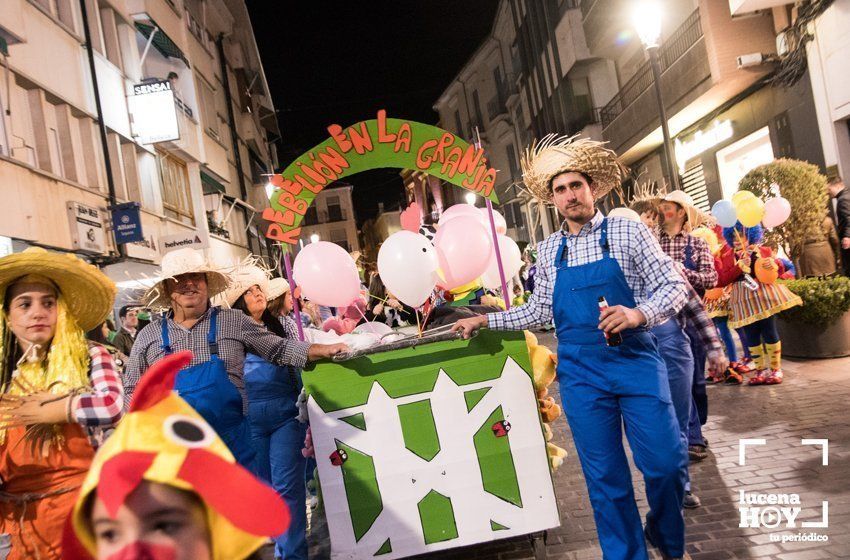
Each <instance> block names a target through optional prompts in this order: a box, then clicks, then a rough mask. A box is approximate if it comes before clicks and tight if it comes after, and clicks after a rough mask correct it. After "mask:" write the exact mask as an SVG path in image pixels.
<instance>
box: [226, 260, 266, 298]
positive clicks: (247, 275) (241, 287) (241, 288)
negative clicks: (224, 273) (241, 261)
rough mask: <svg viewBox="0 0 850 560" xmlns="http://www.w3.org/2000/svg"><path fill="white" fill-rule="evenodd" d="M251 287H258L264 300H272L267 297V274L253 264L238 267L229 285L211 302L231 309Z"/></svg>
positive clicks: (231, 276)
mask: <svg viewBox="0 0 850 560" xmlns="http://www.w3.org/2000/svg"><path fill="white" fill-rule="evenodd" d="M251 286H259V287H260V290H262V291H263V294H264V295H265V296H266V299H267V300H271V299H272V298H270V297H269V275H268V273H267V272H266V271H265V270H263V269H262V268H260V267H259V266H256V265H253V264H250V265H240V266H239V267H237V268H236V270H235V271H234V272H233V273H232V274H231V275H230V285H229V286H228V287H227V289H226V290H224V292H222V293H221V294H220V295H219V296H218V297H217V298H215V300H213V305H221V306H224V307H233V304H234V303H236V300H238V299H239V298H240V297H241V296H242V294H244V293H245V292H247V291H248V289H249V288H250V287H251Z"/></svg>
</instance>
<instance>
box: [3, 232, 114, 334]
mask: <svg viewBox="0 0 850 560" xmlns="http://www.w3.org/2000/svg"><path fill="white" fill-rule="evenodd" d="M29 275H35V276H37V277H42V278H45V279H47V280H49V281H51V282H52V283H53V284H54V285H55V286H56V287H57V288H58V290H59V293H60V295H61V296H62V299H63V301H64V302H65V304H66V305H67V306H68V310H69V311H70V313H71V315H72V316H73V317H74V319H75V320H76V321H77V324H78V325H79V326H80V328H81V329H83V330H84V331H89V330H91V329H93V328H95V327H96V326H98V325H100V324H101V323H103V321H104V320H106V317H108V316H109V313H110V312H111V311H112V304H113V302H114V301H115V294H116V293H117V292H118V289H117V288H116V287H115V283H114V282H113V281H112V280H110V279H109V277H107V276H106V274H104V273H103V272H101V270H100V269H99V268H97V267H96V266H94V265H91V264H89V263H87V262H85V261H83V260H82V259H80V258H79V257H77V256H75V255H72V254H70V253H51V252H49V251H47V250H45V249H42V248H40V247H30V248H29V249H26V250H25V251H23V252H21V253H15V254H12V255H7V256H5V257H3V258H2V259H0V292H2V293H5V292H6V289H7V288H8V287H9V286H10V285H12V284H13V283H15V282H16V281H17V280H20V279H22V278H24V277H26V276H29Z"/></svg>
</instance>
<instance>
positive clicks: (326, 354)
mask: <svg viewBox="0 0 850 560" xmlns="http://www.w3.org/2000/svg"><path fill="white" fill-rule="evenodd" d="M348 351H349V348H348V345H347V344H342V343H337V344H311V345H310V349H309V350H308V351H307V360H308V361H310V362H315V361H316V360H321V359H323V358H333V357H334V356H336V355H337V354H342V353H343V352H348Z"/></svg>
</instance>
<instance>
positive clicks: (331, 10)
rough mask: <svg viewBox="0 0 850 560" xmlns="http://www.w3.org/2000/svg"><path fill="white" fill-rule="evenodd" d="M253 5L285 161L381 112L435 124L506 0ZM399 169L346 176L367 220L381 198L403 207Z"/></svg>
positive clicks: (252, 1)
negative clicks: (442, 102)
mask: <svg viewBox="0 0 850 560" xmlns="http://www.w3.org/2000/svg"><path fill="white" fill-rule="evenodd" d="M247 4H248V10H249V12H250V14H251V19H252V23H253V26H254V33H255V35H256V38H257V45H258V46H259V49H260V56H261V57H262V60H263V67H264V69H265V73H266V78H267V79H268V82H269V88H270V90H271V93H272V96H273V98H274V105H275V108H276V109H277V110H278V111H279V113H278V120H279V122H280V129H281V133H282V135H283V139H282V140H281V143H280V164H281V165H282V166H284V167H285V166H286V165H287V164H289V163H290V162H291V161H292V160H293V159H295V158H296V157H297V156H298V155H300V154H301V153H303V152H305V151H307V150H309V149H310V148H311V147H313V146H314V145H316V144H318V143H319V142H321V141H323V140H324V139H326V138H327V137H328V133H327V127H328V125H330V124H339V125H341V126H343V127H345V126H348V125H351V124H354V123H356V122H359V121H362V120H368V119H374V118H375V114H376V112H377V110H378V109H382V108H385V109H387V114H388V116H389V117H393V118H404V119H410V120H415V121H420V122H425V123H431V124H435V123H436V122H437V119H438V115H437V113H436V112H435V111H434V110H433V109H432V106H433V104H434V102H435V101H436V100H437V98H438V97H439V95H440V94H441V93H442V92H443V91H444V90H445V89H446V88H447V87H448V85H449V83H450V81H451V80H452V78H454V76H456V75H457V73H458V72H459V71H460V69H461V68H462V67H463V65H464V64H465V63H466V62H467V60H468V59H469V57H470V55H472V53H473V52H475V49H476V48H477V47H478V45H480V44H481V42H482V41H483V40H484V39H485V38H486V37H487V35H488V34H489V32H490V29H491V27H492V25H493V19H494V17H495V13H496V7H497V5H498V0H475V1H472V0H467V1H458V0H430V1H428V2H412V1H404V0H402V1H398V0H397V1H395V2H389V1H375V0H369V1H368V2H327V1H320V0H307V1H301V2H280V1H278V0H248V2H247ZM398 173H399V171H398V170H396V169H378V170H375V171H371V172H365V173H360V174H357V175H353V176H351V177H348V178H346V179H345V180H346V181H348V182H350V183H352V184H353V185H354V201H355V210H356V212H357V218H358V222H359V223H362V221H363V220H364V219H368V218H371V217H374V215H375V214H376V213H377V210H378V202H379V201H383V202H384V203H385V204H386V205H387V206H388V207H392V206H397V205H398V203H399V201H400V200H401V198H402V182H401V178H400V177H399V175H398Z"/></svg>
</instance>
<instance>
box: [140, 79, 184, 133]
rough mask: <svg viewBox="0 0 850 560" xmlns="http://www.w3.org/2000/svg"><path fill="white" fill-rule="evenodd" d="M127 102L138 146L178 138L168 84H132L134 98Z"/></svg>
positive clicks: (158, 82) (175, 115) (164, 82)
mask: <svg viewBox="0 0 850 560" xmlns="http://www.w3.org/2000/svg"><path fill="white" fill-rule="evenodd" d="M127 101H128V105H129V108H130V114H131V115H132V116H133V136H134V137H135V138H136V139H137V140H138V142H139V144H156V143H157V142H165V141H168V140H179V139H180V126H179V123H178V122H177V108H176V106H175V105H174V92H173V91H172V90H171V82H169V81H168V80H159V81H156V82H147V83H143V84H135V85H134V86H133V95H131V96H129V97H128V98H127Z"/></svg>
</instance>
